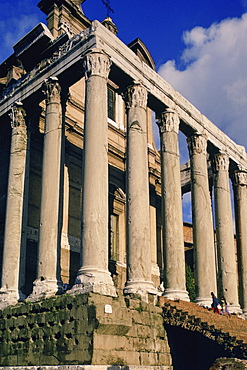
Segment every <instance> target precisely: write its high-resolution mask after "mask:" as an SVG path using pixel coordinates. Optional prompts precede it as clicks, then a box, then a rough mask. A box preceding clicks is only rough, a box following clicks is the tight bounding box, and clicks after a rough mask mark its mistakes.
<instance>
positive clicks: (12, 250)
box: [0, 103, 27, 307]
mask: <svg viewBox="0 0 247 370" xmlns="http://www.w3.org/2000/svg"><path fill="white" fill-rule="evenodd" d="M25 116H26V113H25V111H24V109H23V108H22V103H15V105H14V106H13V107H12V111H11V114H10V117H11V121H12V136H11V149H10V165H9V180H8V194H7V208H6V221H5V234H4V250H3V269H2V284H1V290H0V307H4V306H7V305H9V304H14V303H16V302H17V301H18V299H19V298H21V297H22V294H21V292H20V291H19V272H20V254H21V240H22V221H23V204H24V187H25V172H26V160H27V127H26V123H25Z"/></svg>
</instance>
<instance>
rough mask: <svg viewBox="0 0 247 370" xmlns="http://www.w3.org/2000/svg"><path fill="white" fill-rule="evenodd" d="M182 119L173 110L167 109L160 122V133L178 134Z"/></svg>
mask: <svg viewBox="0 0 247 370" xmlns="http://www.w3.org/2000/svg"><path fill="white" fill-rule="evenodd" d="M179 123H180V119H179V116H178V114H177V113H176V112H175V111H174V110H173V109H167V110H166V111H164V112H162V113H161V118H160V120H159V129H160V133H161V134H163V133H164V132H176V134H178V129H179Z"/></svg>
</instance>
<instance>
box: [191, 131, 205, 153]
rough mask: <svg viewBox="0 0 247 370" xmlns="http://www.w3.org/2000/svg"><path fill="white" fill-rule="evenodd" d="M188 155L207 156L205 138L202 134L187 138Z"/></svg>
mask: <svg viewBox="0 0 247 370" xmlns="http://www.w3.org/2000/svg"><path fill="white" fill-rule="evenodd" d="M187 143H188V149H189V153H190V155H194V154H205V155H206V154H207V138H206V136H205V135H202V134H195V135H192V136H190V137H188V138H187Z"/></svg>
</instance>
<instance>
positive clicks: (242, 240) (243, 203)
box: [233, 171, 247, 318]
mask: <svg viewBox="0 0 247 370" xmlns="http://www.w3.org/2000/svg"><path fill="white" fill-rule="evenodd" d="M233 184H234V198H235V199H234V201H235V218H236V237H237V247H238V259H239V260H238V266H239V267H238V269H239V282H240V301H241V306H242V310H243V314H244V315H245V317H246V318H247V227H246V224H247V172H246V171H236V172H235V173H234V179H233Z"/></svg>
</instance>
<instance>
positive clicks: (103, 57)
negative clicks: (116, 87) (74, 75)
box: [82, 49, 111, 79]
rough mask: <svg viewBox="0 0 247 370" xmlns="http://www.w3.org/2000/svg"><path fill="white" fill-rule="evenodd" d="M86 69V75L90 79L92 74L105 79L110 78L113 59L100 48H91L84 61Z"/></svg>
mask: <svg viewBox="0 0 247 370" xmlns="http://www.w3.org/2000/svg"><path fill="white" fill-rule="evenodd" d="M82 64H83V67H84V69H85V77H86V79H88V78H89V77H91V76H99V77H103V78H105V79H107V78H108V75H109V72H110V67H111V60H110V58H109V56H108V55H107V54H105V53H104V52H103V51H102V50H100V49H93V50H91V51H90V52H89V53H88V54H87V55H86V56H85V57H84V58H83V61H82Z"/></svg>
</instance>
